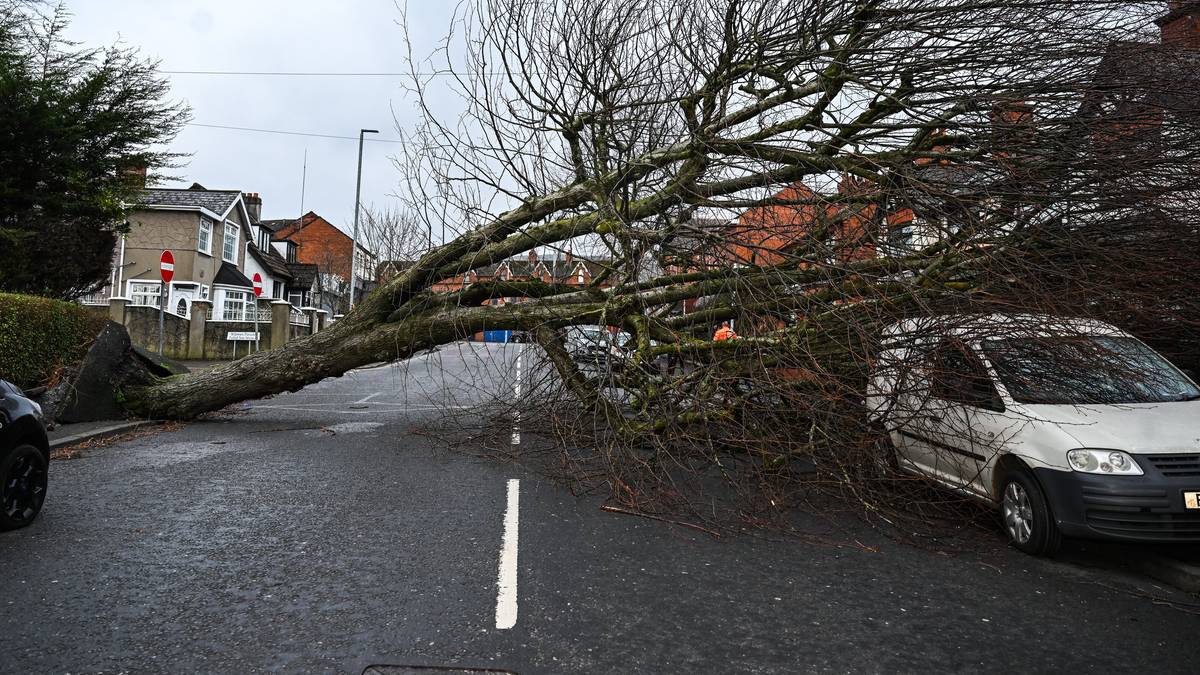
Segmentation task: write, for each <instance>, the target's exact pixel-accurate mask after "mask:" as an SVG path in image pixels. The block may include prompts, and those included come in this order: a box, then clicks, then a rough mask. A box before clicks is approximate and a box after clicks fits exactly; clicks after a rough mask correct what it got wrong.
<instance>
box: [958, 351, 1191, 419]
mask: <svg viewBox="0 0 1200 675" xmlns="http://www.w3.org/2000/svg"><path fill="white" fill-rule="evenodd" d="M981 346H982V347H983V352H984V353H985V354H986V355H987V357H988V359H989V360H990V361H991V362H992V366H993V367H994V368H995V369H996V374H997V375H998V376H999V377H1000V381H1001V382H1003V383H1004V386H1005V388H1007V389H1008V393H1009V395H1010V396H1012V398H1013V400H1014V401H1017V402H1018V403H1046V404H1094V405H1095V404H1099V405H1103V404H1108V405H1112V404H1119V403H1166V402H1170V401H1191V400H1197V399H1200V389H1197V388H1196V385H1194V384H1192V383H1191V382H1189V381H1188V380H1187V379H1186V378H1185V377H1183V376H1182V375H1180V373H1179V371H1177V370H1176V369H1175V368H1173V367H1172V366H1171V364H1169V363H1167V361H1166V360H1165V359H1163V357H1161V356H1159V355H1158V354H1157V353H1156V352H1155V351H1154V350H1152V349H1150V348H1149V347H1147V346H1145V345H1143V344H1142V343H1141V342H1138V341H1137V340H1134V339H1133V338H1128V337H1106V336H1089V337H1046V338H1009V339H997V340H984V341H983V343H982V345H981Z"/></svg>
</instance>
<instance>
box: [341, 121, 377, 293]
mask: <svg viewBox="0 0 1200 675" xmlns="http://www.w3.org/2000/svg"><path fill="white" fill-rule="evenodd" d="M377 133H379V131H377V130H375V129H359V130H358V178H357V179H355V181H354V236H353V237H351V239H352V242H351V244H350V310H352V309H354V275H355V272H356V270H355V269H354V268H355V264H354V263H355V261H356V260H358V205H359V198H360V197H361V195H362V148H363V134H377ZM350 310H346V313H347V314H349V313H350Z"/></svg>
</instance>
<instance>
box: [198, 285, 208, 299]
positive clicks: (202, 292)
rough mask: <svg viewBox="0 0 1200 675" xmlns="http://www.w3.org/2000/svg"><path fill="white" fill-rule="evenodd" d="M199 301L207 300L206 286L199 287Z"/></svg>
mask: <svg viewBox="0 0 1200 675" xmlns="http://www.w3.org/2000/svg"><path fill="white" fill-rule="evenodd" d="M200 299H201V300H207V299H208V286H201V287H200Z"/></svg>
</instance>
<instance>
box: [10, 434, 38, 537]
mask: <svg viewBox="0 0 1200 675" xmlns="http://www.w3.org/2000/svg"><path fill="white" fill-rule="evenodd" d="M45 501H46V457H45V456H44V455H43V454H42V452H41V451H40V450H38V449H37V448H35V447H33V446H32V445H18V446H17V447H15V448H13V449H12V451H11V452H9V453H8V454H7V455H6V456H5V457H4V458H3V459H0V530H12V529H16V528H18V527H25V526H26V525H28V524H30V523H32V522H33V519H34V518H36V517H37V514H38V512H39V511H41V510H42V504H43V503H44V502H45Z"/></svg>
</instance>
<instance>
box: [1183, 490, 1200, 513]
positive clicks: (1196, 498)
mask: <svg viewBox="0 0 1200 675" xmlns="http://www.w3.org/2000/svg"><path fill="white" fill-rule="evenodd" d="M1183 508H1185V509H1200V492H1185V493H1183Z"/></svg>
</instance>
